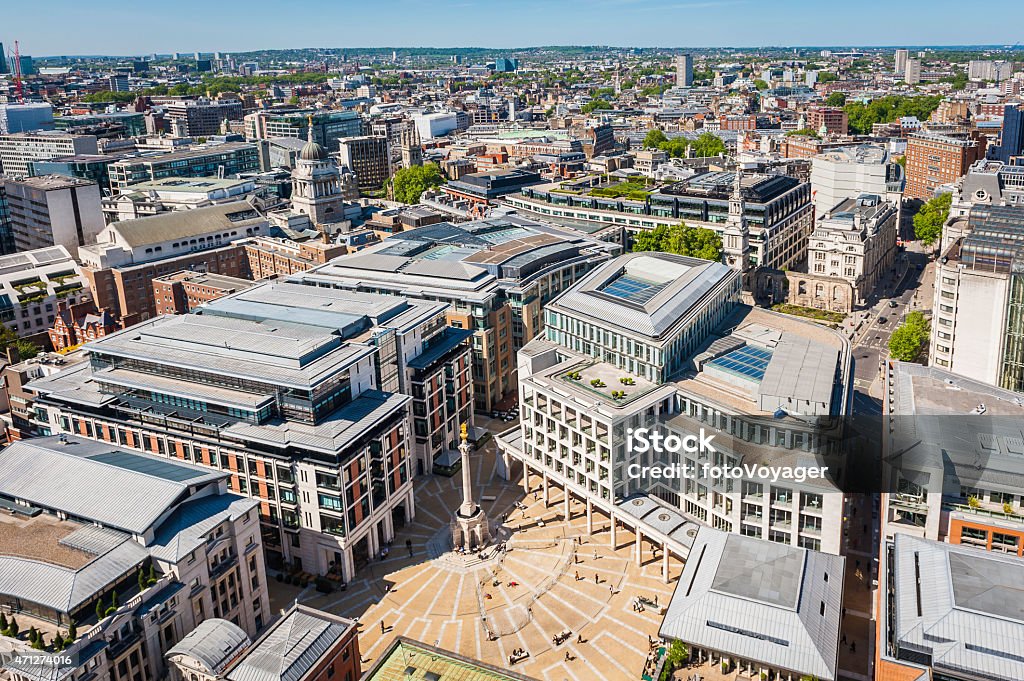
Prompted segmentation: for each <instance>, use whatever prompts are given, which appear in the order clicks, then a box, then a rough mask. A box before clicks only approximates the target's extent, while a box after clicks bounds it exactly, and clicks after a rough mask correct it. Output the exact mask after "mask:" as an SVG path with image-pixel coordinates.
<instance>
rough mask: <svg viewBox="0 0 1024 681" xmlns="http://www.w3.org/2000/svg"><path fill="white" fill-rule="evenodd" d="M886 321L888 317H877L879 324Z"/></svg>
mask: <svg viewBox="0 0 1024 681" xmlns="http://www.w3.org/2000/svg"><path fill="white" fill-rule="evenodd" d="M888 321H889V318H888V317H879V318H878V323H879V324H885V323H886V322H888Z"/></svg>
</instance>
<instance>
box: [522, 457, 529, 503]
mask: <svg viewBox="0 0 1024 681" xmlns="http://www.w3.org/2000/svg"><path fill="white" fill-rule="evenodd" d="M529 493H530V467H529V466H527V465H526V459H523V494H524V495H525V494H529Z"/></svg>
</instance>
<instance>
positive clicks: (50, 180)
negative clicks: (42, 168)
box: [7, 175, 96, 192]
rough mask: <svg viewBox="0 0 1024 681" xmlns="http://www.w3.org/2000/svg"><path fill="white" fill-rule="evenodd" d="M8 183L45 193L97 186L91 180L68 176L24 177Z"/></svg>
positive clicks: (9, 180)
mask: <svg viewBox="0 0 1024 681" xmlns="http://www.w3.org/2000/svg"><path fill="white" fill-rule="evenodd" d="M7 182H9V183H13V184H20V185H23V186H25V187H31V188H32V189H38V190H40V191H44V192H52V191H57V190H60V189H70V188H72V187H88V186H89V185H95V184H96V183H95V182H92V181H91V180H82V179H79V178H77V177H68V176H67V175H39V176H35V177H23V178H20V179H17V180H13V179H8V180H7Z"/></svg>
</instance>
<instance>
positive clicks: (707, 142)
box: [691, 132, 725, 158]
mask: <svg viewBox="0 0 1024 681" xmlns="http://www.w3.org/2000/svg"><path fill="white" fill-rule="evenodd" d="M691 146H692V147H693V155H694V156H699V157H701V158H703V157H705V156H720V155H721V154H724V153H725V142H723V141H722V139H721V138H720V137H718V136H717V135H714V134H712V133H710V132H706V133H704V134H703V135H701V136H700V137H698V138H697V139H695V140H694V141H693V144H692V145H691Z"/></svg>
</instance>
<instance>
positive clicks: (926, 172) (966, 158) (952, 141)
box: [906, 132, 985, 200]
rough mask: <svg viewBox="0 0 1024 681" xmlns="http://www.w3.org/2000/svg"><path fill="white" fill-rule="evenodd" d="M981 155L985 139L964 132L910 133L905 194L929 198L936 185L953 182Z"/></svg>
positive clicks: (916, 197) (982, 155)
mask: <svg viewBox="0 0 1024 681" xmlns="http://www.w3.org/2000/svg"><path fill="white" fill-rule="evenodd" d="M984 157H985V143H984V141H978V140H975V139H971V138H970V137H968V136H967V135H966V134H958V135H956V136H953V135H947V134H940V133H935V132H915V133H912V134H911V135H910V136H909V137H908V139H907V153H906V159H907V161H906V162H907V165H906V169H907V189H906V197H907V198H908V199H922V200H927V199H930V198H932V196H933V195H934V193H935V189H936V188H937V187H939V186H941V185H944V184H952V183H954V182H956V181H957V180H959V179H960V178H961V177H963V176H964V175H965V174H966V173H967V169H968V168H970V167H971V164H972V163H974V162H975V161H977V160H979V159H982V158H984Z"/></svg>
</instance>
